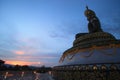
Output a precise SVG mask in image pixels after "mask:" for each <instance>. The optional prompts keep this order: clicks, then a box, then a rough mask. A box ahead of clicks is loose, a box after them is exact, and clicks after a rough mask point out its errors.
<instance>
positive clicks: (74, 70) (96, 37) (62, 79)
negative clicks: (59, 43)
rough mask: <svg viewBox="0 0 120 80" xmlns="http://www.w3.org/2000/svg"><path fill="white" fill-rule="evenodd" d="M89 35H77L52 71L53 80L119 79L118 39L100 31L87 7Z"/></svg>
mask: <svg viewBox="0 0 120 80" xmlns="http://www.w3.org/2000/svg"><path fill="white" fill-rule="evenodd" d="M85 16H86V17H87V19H88V21H89V23H88V29H89V33H78V34H76V36H75V40H74V42H73V47H71V48H70V49H68V50H66V51H65V52H64V53H63V55H62V57H61V58H60V64H59V65H58V66H55V67H54V68H53V76H54V78H55V80H120V77H119V76H120V58H119V57H120V40H117V39H116V38H115V37H114V36H113V35H112V34H110V33H107V32H103V30H102V29H101V26H100V22H99V19H98V18H97V17H96V14H95V12H94V11H92V10H90V9H88V8H87V10H86V11H85Z"/></svg>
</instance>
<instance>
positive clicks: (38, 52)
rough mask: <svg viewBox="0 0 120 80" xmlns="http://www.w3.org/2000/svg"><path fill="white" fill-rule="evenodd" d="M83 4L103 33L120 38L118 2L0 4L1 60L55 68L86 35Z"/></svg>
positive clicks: (4, 0) (8, 0)
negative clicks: (76, 40)
mask: <svg viewBox="0 0 120 80" xmlns="http://www.w3.org/2000/svg"><path fill="white" fill-rule="evenodd" d="M86 4H87V5H88V6H89V8H90V9H92V10H94V11H95V12H96V14H97V16H98V18H99V19H100V21H101V25H102V29H103V30H104V31H105V32H109V33H111V34H113V35H114V36H115V37H116V38H118V39H119V38H120V17H119V16H120V9H119V7H120V6H119V4H120V1H119V0H0V59H3V60H5V61H6V63H10V64H20V65H24V64H28V65H35V66H41V65H46V66H54V65H57V64H58V61H59V58H60V56H61V55H62V53H63V52H64V51H65V50H66V49H68V48H70V47H72V43H73V40H74V36H75V34H77V33H79V32H80V33H83V32H88V29H87V23H88V22H87V19H86V17H85V16H84V11H85V7H86Z"/></svg>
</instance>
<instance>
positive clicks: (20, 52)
mask: <svg viewBox="0 0 120 80" xmlns="http://www.w3.org/2000/svg"><path fill="white" fill-rule="evenodd" d="M13 53H15V54H17V55H23V54H25V52H24V51H13Z"/></svg>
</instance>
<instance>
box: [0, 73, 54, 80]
mask: <svg viewBox="0 0 120 80" xmlns="http://www.w3.org/2000/svg"><path fill="white" fill-rule="evenodd" d="M0 80H53V79H52V76H51V75H50V74H49V73H36V72H35V71H0Z"/></svg>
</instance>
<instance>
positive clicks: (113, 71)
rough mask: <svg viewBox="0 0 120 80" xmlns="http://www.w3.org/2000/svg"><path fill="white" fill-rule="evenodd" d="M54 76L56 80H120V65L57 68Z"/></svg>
mask: <svg viewBox="0 0 120 80" xmlns="http://www.w3.org/2000/svg"><path fill="white" fill-rule="evenodd" d="M52 74H53V77H54V79H55V80H120V64H98V65H97V64H93V65H92V64H90V65H68V66H67V65H66V66H56V67H54V68H53V72H52Z"/></svg>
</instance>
